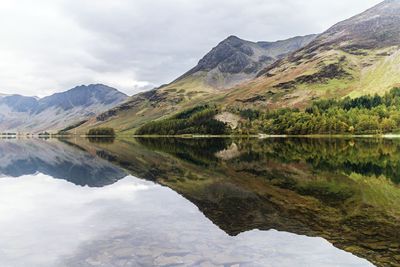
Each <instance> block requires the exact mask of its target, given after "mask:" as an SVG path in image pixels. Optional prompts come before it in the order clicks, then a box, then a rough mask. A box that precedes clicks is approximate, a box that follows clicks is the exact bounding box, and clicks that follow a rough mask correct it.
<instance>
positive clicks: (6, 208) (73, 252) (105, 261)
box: [0, 139, 400, 267]
mask: <svg viewBox="0 0 400 267" xmlns="http://www.w3.org/2000/svg"><path fill="white" fill-rule="evenodd" d="M398 151H400V149H398V144H397V143H396V141H393V140H383V141H382V140H375V139H374V140H346V139H341V140H288V139H276V140H274V139H269V140H227V139H205V140H191V139H135V140H133V139H132V140H123V141H118V140H107V142H104V140H86V139H77V140H61V141H60V140H53V139H51V140H47V141H46V140H33V139H31V140H2V141H1V142H0V158H1V160H0V173H1V178H0V214H1V216H0V229H3V231H2V232H1V233H0V266H18V267H19V266H46V267H47V266H373V264H375V265H376V266H397V265H398V264H399V261H398V260H399V259H398V255H399V253H398V252H399V243H398V242H399V239H398V237H399V231H400V230H398V229H397V228H398V227H397V226H398V215H399V211H400V206H399V203H398V201H400V200H398V199H397V196H399V194H400V190H399V188H398V185H397V181H398V180H397V172H396V170H397V166H398V165H397V162H398V161H397V158H399V159H400V154H399V155H398ZM399 162H400V160H399ZM389 169H391V170H389ZM377 225H379V227H377Z"/></svg>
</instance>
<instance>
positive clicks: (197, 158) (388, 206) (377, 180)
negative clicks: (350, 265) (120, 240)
mask: <svg viewBox="0 0 400 267" xmlns="http://www.w3.org/2000/svg"><path fill="white" fill-rule="evenodd" d="M207 143H208V144H209V146H207ZM80 145H81V146H82V147H85V143H84V142H81V144H80ZM211 147H217V148H218V149H215V150H213V151H212V152H209V148H211ZM399 147H400V143H399V141H396V140H385V139H265V140H259V139H250V140H243V139H239V140H227V139H154V138H153V139H146V138H141V139H136V140H124V141H116V142H115V143H114V144H113V145H112V146H108V147H104V146H102V145H97V146H96V149H97V151H99V152H101V153H100V154H106V155H107V158H112V160H111V162H113V163H114V164H116V165H119V166H121V167H123V168H124V169H126V170H128V171H129V172H130V173H132V174H134V175H135V176H137V177H141V178H144V179H147V180H152V181H156V182H157V183H160V184H163V185H166V186H168V187H170V188H172V189H173V190H174V191H176V192H178V193H180V194H181V195H183V196H184V197H185V198H186V199H188V200H190V201H191V202H192V203H194V204H195V205H196V206H197V207H198V208H199V209H200V210H201V211H202V212H203V213H204V214H205V215H206V216H207V217H208V218H209V219H210V220H211V221H213V222H214V223H215V224H216V225H218V226H219V227H220V228H221V229H223V230H224V231H225V232H226V233H228V234H229V235H232V236H235V235H238V234H240V233H243V232H246V231H250V230H253V229H262V230H270V229H277V230H280V231H286V232H291V233H296V234H300V235H307V236H318V237H323V238H326V239H327V240H329V241H330V242H331V243H332V244H334V245H335V246H336V247H338V248H340V249H343V250H346V251H349V252H351V253H353V254H356V255H358V256H360V257H363V258H366V259H368V260H369V261H371V262H373V263H375V264H376V265H378V266H398V265H399V264H400V263H399V262H400V258H399V256H398V255H400V253H399V252H400V230H399V229H398V225H399V215H400V190H399V187H398V185H397V178H396V174H397V172H396V171H395V170H396V169H397V166H398V164H399V161H400V158H399V157H400V156H399V155H400V153H398V152H399ZM119 151H124V152H123V153H120V152H119ZM363 166H375V167H370V168H368V167H365V169H364V168H363ZM378 226H379V227H378Z"/></svg>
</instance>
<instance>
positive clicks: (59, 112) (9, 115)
mask: <svg viewBox="0 0 400 267" xmlns="http://www.w3.org/2000/svg"><path fill="white" fill-rule="evenodd" d="M127 97H128V96H127V95H125V94H124V93H122V92H119V91H118V90H117V89H115V88H112V87H108V86H106V85H102V84H91V85H87V86H86V85H81V86H76V87H74V88H72V89H70V90H67V91H65V92H60V93H55V94H53V95H51V96H46V97H43V98H37V97H29V96H22V95H17V94H15V95H4V96H2V97H0V131H2V132H30V133H38V132H42V131H52V132H54V131H57V130H60V129H63V128H64V127H65V126H66V124H72V123H76V122H77V121H81V120H84V119H86V118H88V117H90V116H93V115H95V114H96V113H100V112H102V111H105V110H107V109H109V108H112V107H114V106H115V105H117V104H120V103H122V102H123V101H125V100H126V99H127Z"/></svg>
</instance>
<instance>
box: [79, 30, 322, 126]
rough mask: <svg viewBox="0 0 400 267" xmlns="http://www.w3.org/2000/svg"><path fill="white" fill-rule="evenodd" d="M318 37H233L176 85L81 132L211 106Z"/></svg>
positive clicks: (115, 110) (92, 121)
mask: <svg viewBox="0 0 400 267" xmlns="http://www.w3.org/2000/svg"><path fill="white" fill-rule="evenodd" d="M315 37H316V35H307V36H299V37H294V38H290V39H287V40H282V41H277V42H250V41H246V40H242V39H240V38H238V37H236V36H230V37H228V38H227V39H225V40H223V41H222V42H221V43H219V44H218V45H217V46H216V47H214V48H213V49H212V50H211V51H210V52H209V53H207V54H206V55H205V56H204V57H203V58H202V59H201V60H200V61H199V63H198V64H197V66H195V67H194V68H193V69H191V70H189V71H188V72H187V73H185V74H184V75H182V76H181V77H179V78H178V79H176V80H175V81H173V82H172V83H170V84H168V85H165V86H162V87H160V88H157V89H154V90H151V91H148V92H144V93H140V94H137V95H135V96H133V97H131V98H129V99H128V100H127V101H126V102H125V103H123V104H121V105H119V106H117V107H115V108H112V109H110V110H108V111H106V112H104V113H102V114H100V115H98V116H96V117H92V118H91V119H90V120H89V121H88V122H87V123H84V124H83V125H81V126H80V127H79V128H78V129H77V131H78V132H81V133H86V132H87V131H88V130H89V129H90V128H92V127H95V126H96V127H97V126H108V127H113V128H115V129H116V130H117V131H126V130H131V129H135V128H136V127H137V126H139V125H141V124H143V123H145V122H147V121H149V120H153V119H157V118H160V117H162V116H164V115H167V114H170V113H173V112H176V111H178V110H181V109H185V108H188V107H192V106H193V105H198V104H201V103H207V102H208V101H209V100H212V99H214V98H215V97H216V96H219V95H221V94H224V93H225V92H226V91H227V89H228V88H232V87H233V86H235V85H238V84H241V83H243V82H246V81H250V80H252V79H254V78H255V77H256V76H257V74H258V73H259V72H260V71H261V70H262V69H264V68H265V67H267V66H270V65H271V64H272V63H274V62H276V61H277V60H279V59H281V58H283V57H284V56H286V55H287V54H289V53H291V52H293V51H295V50H298V49H299V48H302V47H304V46H305V45H307V44H309V43H310V42H311V41H312V40H314V39H315Z"/></svg>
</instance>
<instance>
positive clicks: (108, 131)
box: [87, 127, 115, 136]
mask: <svg viewBox="0 0 400 267" xmlns="http://www.w3.org/2000/svg"><path fill="white" fill-rule="evenodd" d="M87 135H88V136H115V131H114V129H113V128H107V127H104V128H93V129H90V130H89V132H88V133H87Z"/></svg>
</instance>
